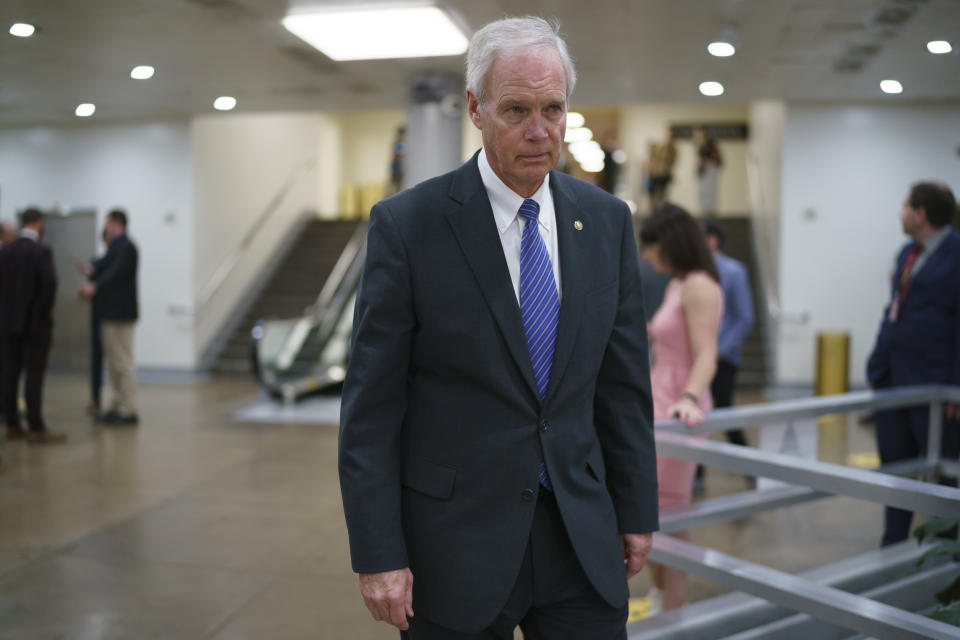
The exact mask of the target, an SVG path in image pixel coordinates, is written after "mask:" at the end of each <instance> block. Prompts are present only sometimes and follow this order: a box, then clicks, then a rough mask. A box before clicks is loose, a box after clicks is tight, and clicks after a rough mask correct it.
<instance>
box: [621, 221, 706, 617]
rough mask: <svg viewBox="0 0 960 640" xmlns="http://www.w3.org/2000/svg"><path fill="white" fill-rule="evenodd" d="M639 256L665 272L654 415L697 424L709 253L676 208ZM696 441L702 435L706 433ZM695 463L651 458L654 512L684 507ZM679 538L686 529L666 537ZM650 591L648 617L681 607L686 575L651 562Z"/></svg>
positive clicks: (656, 335) (650, 231)
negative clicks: (656, 499)
mask: <svg viewBox="0 0 960 640" xmlns="http://www.w3.org/2000/svg"><path fill="white" fill-rule="evenodd" d="M640 243H641V245H642V247H643V257H644V258H646V259H647V260H648V261H649V262H650V264H652V265H653V266H654V268H655V269H657V270H658V271H660V272H665V273H670V275H671V276H672V279H671V280H670V284H668V285H667V290H666V292H665V293H664V296H663V303H662V304H661V305H660V308H659V309H658V310H657V313H656V315H654V316H653V318H652V319H651V320H650V330H649V333H650V342H651V347H652V359H653V366H652V368H651V370H650V382H651V387H652V389H653V416H654V418H678V419H679V420H680V421H681V422H683V423H684V424H686V425H688V426H695V425H698V424H700V423H701V422H703V419H704V416H705V415H706V413H707V412H709V411H710V409H711V407H712V404H713V403H712V401H711V398H710V396H709V395H708V393H707V391H708V389H709V388H710V381H711V380H713V376H714V373H715V372H716V367H717V332H718V329H719V328H720V318H721V316H722V313H723V293H722V291H721V289H720V276H719V275H718V274H717V267H716V265H715V263H714V260H713V256H712V255H710V250H709V249H708V248H707V243H706V240H705V238H704V236H703V231H702V230H701V229H700V225H699V224H697V222H696V220H694V219H693V217H692V216H690V214H689V213H687V212H686V211H685V210H683V209H681V208H680V207H678V206H676V205H666V206H664V207H661V208H660V209H658V210H657V211H655V212H654V213H653V215H652V216H651V217H650V218H649V219H647V220H646V221H645V222H644V224H643V228H642V229H641V231H640ZM697 437H702V438H706V437H707V434H706V433H703V434H699V435H698V436H697ZM696 466H697V465H696V463H693V462H687V461H686V460H677V459H675V458H668V457H665V456H660V455H658V456H657V485H658V489H659V492H658V497H659V503H660V509H661V511H662V510H663V509H667V508H671V507H679V506H684V505H688V504H690V502H691V500H692V496H693V477H694V473H695V471H696ZM671 535H674V536H675V537H678V538H682V539H686V536H687V534H686V532H678V533H674V534H671ZM650 568H651V573H652V576H653V584H654V588H653V589H652V590H651V593H650V596H649V598H650V602H651V614H654V613H659V611H660V610H663V611H669V610H671V609H676V608H678V607H680V606H682V605H683V603H684V601H685V600H686V594H687V576H686V574H685V573H684V572H683V571H680V570H678V569H671V568H669V567H666V566H663V565H659V564H655V563H651V564H650Z"/></svg>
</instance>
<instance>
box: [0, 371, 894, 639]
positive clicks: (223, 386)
mask: <svg viewBox="0 0 960 640" xmlns="http://www.w3.org/2000/svg"><path fill="white" fill-rule="evenodd" d="M256 396H257V388H256V386H255V385H254V384H253V383H251V382H247V381H244V380H209V381H201V382H198V383H194V384H149V385H144V386H143V387H142V389H141V417H142V423H141V425H140V427H139V428H137V429H121V428H114V429H104V428H100V427H96V426H94V425H93V424H92V423H91V422H90V420H89V419H88V418H87V417H86V416H85V415H84V413H83V406H84V404H85V402H86V396H85V382H84V379H83V378H82V377H79V376H69V375H54V376H51V378H50V379H49V382H48V385H47V412H46V413H47V420H48V422H49V423H50V424H51V426H53V427H54V428H56V429H60V430H63V431H66V432H67V433H68V434H69V436H70V440H69V442H68V443H67V444H65V445H60V446H55V447H47V448H40V447H36V446H29V445H27V444H25V443H21V442H8V443H6V444H5V445H0V446H3V449H2V451H3V453H2V458H3V462H4V467H3V469H2V470H0V640H27V639H29V640H34V639H36V640H41V639H43V640H47V639H51V640H52V639H68V640H73V639H77V640H80V639H83V640H87V639H91V640H92V639H97V640H100V639H110V640H113V639H136V640H152V639H161V638H162V639H177V640H180V639H197V640H200V639H216V640H227V639H230V640H235V639H251V640H253V639H256V640H259V639H269V640H300V639H304V640H306V639H311V640H317V639H328V638H329V639H350V640H354V639H356V640H366V639H371V640H373V639H378V638H396V637H397V634H396V633H395V632H393V631H391V629H390V628H388V627H386V626H384V625H381V624H378V623H374V622H372V621H371V620H370V618H369V615H368V613H367V611H366V609H365V608H364V606H363V603H362V601H361V599H360V597H359V594H358V593H357V583H356V578H355V576H354V575H353V574H352V573H351V571H350V566H349V561H348V556H347V541H346V532H345V527H344V523H343V516H342V510H341V506H340V500H339V493H338V485H337V473H336V447H337V430H336V427H335V425H332V424H328V425H320V424H304V423H282V424H278V423H270V422H251V423H239V422H237V421H236V420H235V418H234V416H235V415H236V413H237V412H238V411H239V410H241V409H242V408H243V407H245V406H248V405H250V404H251V402H253V401H254V400H255V399H256ZM750 435H751V438H752V440H753V441H756V437H755V434H750ZM820 449H821V457H822V459H826V460H830V461H837V462H842V461H843V460H844V459H845V458H846V455H847V453H849V452H858V451H870V450H872V434H871V431H870V429H869V428H864V427H861V426H859V425H856V424H855V423H854V422H853V421H848V423H847V424H846V425H844V426H843V428H842V429H841V430H840V431H839V432H838V433H837V435H836V437H834V438H832V439H831V440H829V441H826V442H825V441H821V445H820ZM744 489H746V483H745V481H744V479H743V478H741V477H738V476H735V475H732V474H728V473H724V472H720V471H712V472H709V473H708V479H707V495H708V496H712V495H722V494H726V493H732V492H735V491H742V490H744ZM881 516H882V512H881V508H880V507H879V506H875V505H872V504H868V503H864V502H859V501H855V500H850V499H844V498H835V499H830V500H824V501H820V502H815V503H811V504H807V505H804V506H799V507H794V508H789V509H783V510H779V511H776V512H772V513H767V514H763V515H760V516H755V517H752V518H749V519H745V520H740V521H736V522H732V523H726V524H720V525H713V526H709V527H703V528H701V529H698V530H695V531H694V532H693V534H692V537H693V541H694V542H696V543H698V544H702V545H705V546H709V547H712V548H715V549H719V550H722V551H724V552H727V553H731V554H733V555H737V556H741V557H744V558H747V559H750V560H752V561H754V562H759V563H762V564H766V565H768V566H771V567H775V568H779V569H783V570H786V571H798V570H802V569H806V568H810V567H814V566H818V565H820V564H824V563H827V562H832V561H835V560H839V559H841V558H844V557H847V556H850V555H852V554H855V553H860V552H864V551H867V550H870V549H872V548H874V547H875V545H876V542H877V539H878V535H879V526H880V523H881ZM648 584H649V583H648V577H647V575H646V573H642V574H641V575H640V576H638V577H637V578H635V579H634V580H633V581H632V584H631V590H632V591H633V592H634V593H635V594H638V595H639V594H643V593H644V592H646V590H647V587H648ZM723 592H724V589H722V588H720V587H718V586H716V585H713V584H710V583H708V582H705V581H701V580H698V579H694V580H692V582H691V587H690V593H689V595H690V599H691V600H700V599H703V598H706V597H710V596H712V595H716V594H719V593H723Z"/></svg>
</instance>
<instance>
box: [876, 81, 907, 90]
mask: <svg viewBox="0 0 960 640" xmlns="http://www.w3.org/2000/svg"><path fill="white" fill-rule="evenodd" d="M880 90H881V91H883V92H884V93H903V85H902V84H900V83H899V82H897V81H896V80H881V81H880Z"/></svg>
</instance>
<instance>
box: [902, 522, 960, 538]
mask: <svg viewBox="0 0 960 640" xmlns="http://www.w3.org/2000/svg"><path fill="white" fill-rule="evenodd" d="M955 526H957V521H956V520H950V519H948V518H930V519H929V520H927V521H926V522H924V523H923V524H921V525H920V526H918V527H917V528H916V529H914V530H913V537H914V538H916V539H917V542H923V541H924V539H926V538H928V537H929V536H935V535H937V534H940V533H946V532H947V531H950V529H953V528H954V527H955Z"/></svg>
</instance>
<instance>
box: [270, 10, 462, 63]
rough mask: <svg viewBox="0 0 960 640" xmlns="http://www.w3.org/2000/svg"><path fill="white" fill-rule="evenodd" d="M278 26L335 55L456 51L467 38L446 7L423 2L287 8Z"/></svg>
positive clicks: (336, 57) (446, 53) (374, 57)
mask: <svg viewBox="0 0 960 640" xmlns="http://www.w3.org/2000/svg"><path fill="white" fill-rule="evenodd" d="M283 26H284V27H286V28H287V30H288V31H290V32H291V33H293V34H294V35H296V36H297V37H299V38H301V39H302V40H305V41H306V42H307V43H308V44H310V45H311V46H313V47H315V48H316V49H319V50H320V51H321V52H323V54H324V55H326V56H327V57H329V58H331V59H333V60H337V61H343V60H383V59H387V58H424V57H430V56H456V55H460V54H462V53H464V52H465V51H466V50H467V44H468V41H467V37H466V36H465V35H463V32H462V31H460V29H459V28H458V27H457V26H456V25H455V24H454V23H453V21H452V20H450V18H449V17H448V16H447V14H446V13H444V12H443V11H441V10H440V9H438V8H437V7H429V6H416V7H394V8H389V9H341V10H335V9H333V10H328V11H318V12H314V13H293V14H290V15H288V16H287V17H285V18H284V19H283Z"/></svg>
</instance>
